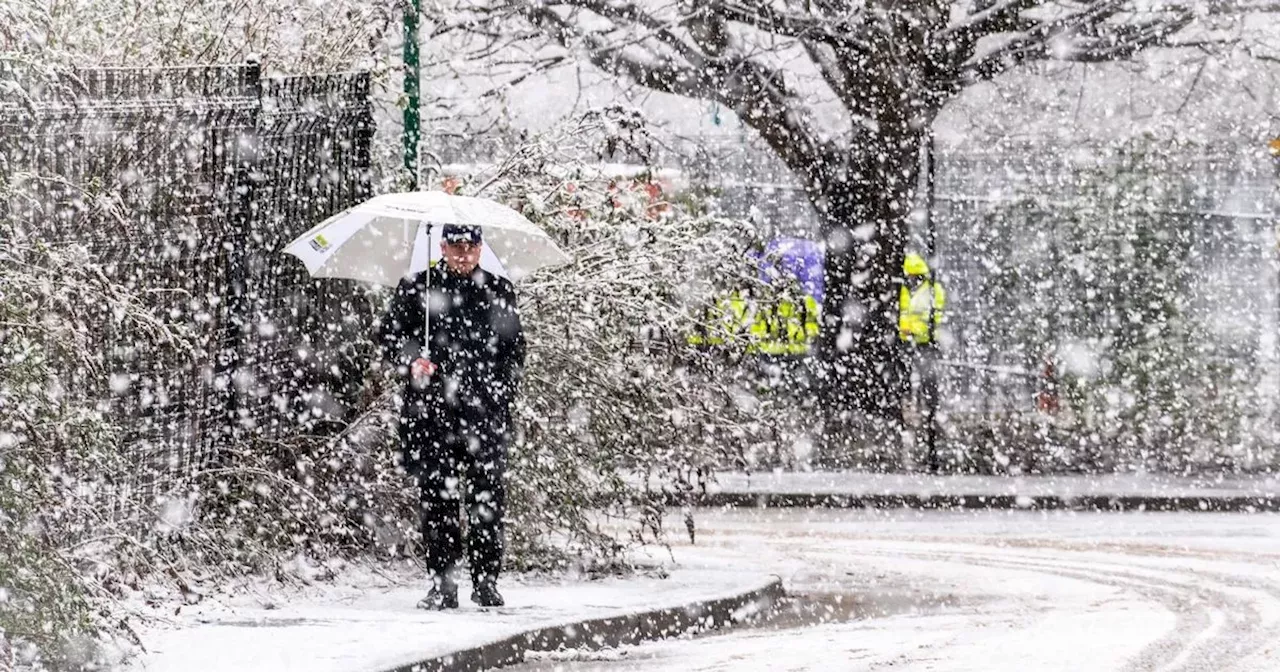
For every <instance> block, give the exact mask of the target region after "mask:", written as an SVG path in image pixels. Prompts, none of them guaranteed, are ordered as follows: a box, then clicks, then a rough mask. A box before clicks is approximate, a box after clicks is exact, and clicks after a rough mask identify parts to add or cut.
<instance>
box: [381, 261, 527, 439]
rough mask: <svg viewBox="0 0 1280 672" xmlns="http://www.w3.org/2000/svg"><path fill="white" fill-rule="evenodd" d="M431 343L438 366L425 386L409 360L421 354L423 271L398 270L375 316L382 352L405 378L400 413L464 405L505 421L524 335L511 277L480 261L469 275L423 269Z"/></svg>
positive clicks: (424, 412) (459, 409)
mask: <svg viewBox="0 0 1280 672" xmlns="http://www.w3.org/2000/svg"><path fill="white" fill-rule="evenodd" d="M429 273H430V287H431V295H432V301H431V348H430V354H429V356H428V357H427V358H428V359H430V360H431V361H432V362H433V363H435V364H436V366H437V367H439V368H438V370H437V371H436V374H435V375H434V376H432V377H431V378H430V379H429V382H428V383H427V385H426V386H425V387H419V386H417V385H415V384H413V383H412V380H411V377H410V364H411V363H412V362H413V360H415V359H417V358H418V357H420V356H422V354H423V353H422V339H423V334H422V327H423V324H424V308H425V301H424V297H426V288H427V286H428V272H426V271H424V272H422V273H419V274H418V275H416V276H414V277H413V278H405V279H404V280H401V281H400V285H399V286H398V287H396V293H395V296H394V297H393V298H392V299H391V305H390V307H389V308H388V310H387V314H386V316H385V317H384V318H383V320H382V325H381V329H380V335H379V336H380V341H381V345H382V352H383V357H384V359H385V360H386V361H387V362H388V363H390V364H392V365H393V366H395V367H396V371H397V373H398V375H399V376H400V377H401V379H402V380H403V381H404V383H405V393H404V407H403V411H402V414H404V415H409V416H421V415H428V416H434V415H436V414H437V413H439V412H441V411H443V412H445V413H465V414H467V415H468V416H469V417H478V416H483V417H488V418H490V419H492V420H496V421H500V422H504V423H505V422H506V421H507V420H508V419H509V414H510V405H511V402H512V401H513V400H514V399H515V394H516V389H517V387H518V386H519V383H520V377H521V374H522V372H523V369H524V357H525V340H524V330H523V329H522V328H521V326H520V315H519V313H517V311H516V295H515V289H514V288H513V287H512V285H511V282H510V281H509V280H507V279H506V278H502V277H499V276H496V275H493V274H492V273H489V272H488V271H485V270H483V269H478V268H477V269H476V271H475V273H473V274H471V276H470V277H463V276H459V275H455V274H454V273H451V272H449V271H447V270H445V269H444V268H443V265H442V264H441V265H437V266H436V267H434V268H432V269H431V270H430V271H429Z"/></svg>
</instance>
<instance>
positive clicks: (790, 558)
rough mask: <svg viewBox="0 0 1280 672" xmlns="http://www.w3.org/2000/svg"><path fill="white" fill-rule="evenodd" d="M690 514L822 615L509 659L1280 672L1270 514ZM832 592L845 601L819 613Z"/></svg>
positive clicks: (703, 535) (708, 536) (1279, 571)
mask: <svg viewBox="0 0 1280 672" xmlns="http://www.w3.org/2000/svg"><path fill="white" fill-rule="evenodd" d="M698 522H699V529H700V531H699V536H698V540H699V546H703V547H714V548H717V549H726V550H731V551H734V552H735V553H736V554H739V555H741V556H745V557H750V558H752V559H753V560H752V561H753V562H754V563H755V564H756V565H757V566H759V567H761V568H764V567H773V568H775V571H777V572H778V573H780V574H781V575H782V576H783V577H784V578H785V579H786V583H787V586H788V588H789V590H790V591H791V592H793V593H795V594H796V595H797V598H798V599H799V600H800V601H805V600H808V601H810V602H819V603H825V604H827V605H828V609H829V613H830V618H829V619H825V620H826V621H827V622H824V623H820V622H811V623H809V624H808V625H807V627H788V625H787V624H785V623H783V624H780V625H777V626H776V627H762V628H749V629H739V630H736V631H731V632H729V633H727V634H722V635H715V636H702V637H698V638H694V639H689V640H669V641H666V642H661V643H657V644H650V645H643V646H638V647H633V648H629V649H624V650H619V651H610V652H597V653H584V654H581V655H579V656H576V657H575V656H573V655H566V654H559V655H554V656H541V657H539V658H538V659H537V660H535V661H533V662H529V663H526V664H525V665H524V666H522V667H521V668H520V669H524V670H556V669H564V670H567V671H568V670H572V671H582V670H597V669H598V670H669V669H681V670H746V669H760V670H835V669H839V670H880V669H893V670H956V671H960V670H972V671H975V672H977V671H982V672H1003V671H1006V670H1008V671H1015V670H1016V671H1019V672H1021V671H1025V670H1037V671H1041V670H1063V671H1066V670H1071V671H1077V670H1089V671H1099V672H1101V671H1109V670H1122V671H1129V670H1135V671H1136V670H1161V671H1169V672H1173V671H1183V670H1186V671H1192V670H1195V671H1204V672H1218V671H1224V670H1236V671H1239V672H1246V671H1248V672H1266V671H1274V670H1280V516H1277V515H1274V514H1257V515H1248V514H1204V513H1176V514H1172V513H1124V514H1120V513H1075V512H1027V511H1009V512H986V511H984V512H978V513H972V512H919V511H910V510H894V511H841V510H799V509H789V510H763V511H759V510H758V511H726V512H711V511H702V512H699V514H698ZM682 550H684V549H683V548H681V547H677V548H676V549H675V552H676V554H677V556H679V554H680V553H681V552H682ZM832 596H836V597H837V600H836V601H833V600H832ZM839 599H848V600H850V601H852V602H854V603H855V605H856V606H855V607H854V608H852V609H832V608H830V605H832V604H835V603H836V602H837V601H838V600H839ZM819 620H823V619H819Z"/></svg>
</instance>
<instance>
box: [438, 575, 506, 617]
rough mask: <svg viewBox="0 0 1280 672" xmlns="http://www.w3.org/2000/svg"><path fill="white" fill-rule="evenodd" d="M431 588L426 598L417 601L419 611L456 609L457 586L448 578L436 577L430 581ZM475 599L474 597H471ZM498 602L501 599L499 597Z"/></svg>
mask: <svg viewBox="0 0 1280 672" xmlns="http://www.w3.org/2000/svg"><path fill="white" fill-rule="evenodd" d="M431 583H432V586H431V590H430V592H428V593H427V596H426V597H424V598H422V599H421V600H419V601H418V608H419V609H427V610H430V611H440V610H442V609H457V608H458V584H457V583H455V582H454V581H453V579H451V578H449V577H448V576H437V577H435V578H433V579H432V580H431ZM471 599H473V600H474V599H475V595H472V596H471ZM498 599H499V600H501V599H502V598H501V597H499V598H498Z"/></svg>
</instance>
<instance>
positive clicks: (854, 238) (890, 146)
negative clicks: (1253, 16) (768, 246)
mask: <svg viewBox="0 0 1280 672" xmlns="http://www.w3.org/2000/svg"><path fill="white" fill-rule="evenodd" d="M458 9H459V8H457V7H454V8H452V10H451V11H452V15H451V16H449V17H446V18H445V19H444V22H445V24H446V25H447V26H452V27H461V28H465V29H466V30H468V31H469V32H470V33H471V34H472V35H487V36H489V37H490V38H491V40H492V42H493V43H494V44H498V43H499V42H504V43H506V44H518V43H521V41H522V38H523V39H524V40H525V41H526V42H525V43H526V45H527V40H533V39H542V40H544V41H545V40H546V39H547V38H550V39H551V40H553V41H554V42H555V43H558V45H559V46H560V47H562V48H563V49H565V50H567V52H568V54H570V55H573V56H575V57H579V58H585V59H586V60H589V62H590V63H592V64H594V65H595V66H596V67H598V68H599V69H601V70H603V71H604V72H606V73H609V74H611V75H612V76H616V77H617V78H619V80H620V81H623V82H630V83H635V84H638V85H640V86H643V87H647V88H649V89H652V90H654V91H659V92H664V93H668V94H673V95H677V96H684V97H688V98H693V99H704V100H711V101H716V102H718V103H719V104H721V105H723V106H725V107H727V108H729V109H732V110H733V111H734V112H735V113H736V114H737V115H738V117H739V118H741V119H742V120H743V122H744V123H745V124H746V125H748V126H750V127H751V128H752V129H754V130H755V131H756V133H758V134H759V136H760V137H761V138H762V139H763V140H764V141H765V142H766V143H767V144H768V145H769V147H770V148H771V149H772V150H773V151H774V152H775V153H776V154H777V156H778V157H779V158H780V159H781V160H782V161H783V162H784V163H785V164H786V165H787V166H788V168H789V169H790V170H791V171H792V172H793V173H794V174H795V176H796V177H797V178H798V179H799V180H800V181H801V182H802V184H803V185H804V188H805V190H806V193H807V195H808V197H809V199H810V200H811V202H812V203H813V205H814V207H815V208H816V210H817V212H818V213H819V217H820V221H821V224H822V235H823V237H824V238H825V241H826V244H827V249H828V254H827V262H826V271H825V275H826V286H827V288H828V289H827V292H826V296H825V298H824V306H823V309H824V314H825V323H824V327H823V334H822V338H821V345H820V348H819V353H820V360H821V362H822V364H823V367H822V377H823V379H824V380H825V381H826V389H825V390H824V393H823V398H824V399H825V401H826V402H827V404H826V409H827V413H826V416H827V420H828V425H827V427H828V438H835V437H838V436H840V435H842V434H843V432H840V431H839V430H840V429H841V428H842V427H846V424H847V423H844V422H840V421H839V420H840V419H842V418H844V419H848V418H850V417H860V418H869V419H871V420H872V423H871V425H870V426H871V427H872V428H878V429H879V430H883V431H877V432H875V434H876V435H878V436H879V437H880V438H885V437H887V436H892V433H893V432H894V430H895V429H896V428H897V421H896V419H895V418H896V417H897V413H898V408H899V407H900V402H901V392H900V391H899V387H898V385H896V384H895V383H894V379H895V376H896V373H895V372H897V371H899V370H900V362H899V355H898V354H897V353H898V350H897V348H896V322H897V305H896V302H897V291H898V282H899V273H900V271H899V268H900V265H901V260H902V255H903V252H904V245H905V241H906V233H907V221H908V214H909V211H910V209H911V207H912V203H913V200H914V198H915V191H916V188H917V184H918V182H919V176H920V172H919V170H920V168H919V165H920V161H919V157H920V152H921V149H922V143H924V142H925V141H926V139H927V137H928V132H929V128H930V126H931V124H932V122H933V120H934V118H935V117H936V116H937V115H938V113H939V111H940V110H941V109H942V108H943V106H944V105H946V104H947V102H948V101H949V100H951V99H953V98H954V97H955V96H956V95H957V94H959V93H960V92H961V91H963V90H964V89H965V88H966V87H969V86H972V85H973V84H975V83H978V82H982V81H984V80H989V79H991V78H993V77H996V76H997V75H999V74H1001V73H1003V72H1006V71H1008V70H1009V69H1011V68H1015V67H1017V66H1018V65H1020V64H1023V63H1026V62H1029V61H1033V60H1042V59H1058V60H1067V61H1079V62H1101V61H1112V60H1118V59H1125V58H1128V57H1129V56H1131V55H1133V54H1135V53H1136V52H1138V51H1139V50H1142V49H1144V48H1147V47H1150V46H1153V45H1167V44H1169V43H1170V37H1171V36H1173V35H1174V34H1175V33H1179V32H1180V31H1182V30H1183V29H1184V28H1186V27H1188V26H1189V25H1190V24H1191V23H1192V22H1193V20H1194V19H1195V16H1196V15H1195V13H1194V12H1193V10H1192V9H1191V8H1190V7H1189V6H1188V5H1185V4H1180V3H1172V2H1164V1H1163V0H1145V1H1144V0H1090V1H1066V0H1060V1H1052V0H968V1H960V0H955V1H953V0H672V1H671V2H667V1H666V0H647V1H642V0H496V1H485V0H478V4H471V5H469V6H468V7H465V8H462V9H463V10H464V11H458ZM516 19H518V20H519V22H520V23H521V24H522V25H524V26H525V27H526V28H527V29H528V31H527V32H526V33H524V34H523V35H521V36H519V37H517V36H516V35H517V33H513V32H512V30H511V27H512V22H513V20H516ZM446 29H447V28H446ZM833 104H834V106H836V107H837V108H839V109H841V110H842V112H843V115H844V116H843V117H842V118H843V119H844V120H845V121H844V124H845V127H844V128H831V127H830V124H826V125H824V124H821V123H819V122H818V121H817V117H818V115H817V114H816V113H817V111H818V109H819V107H820V106H830V105H833ZM845 411H852V412H853V416H850V415H849V414H847V413H845ZM832 421H835V422H832ZM831 430H836V433H835V434H833V433H832V431H831Z"/></svg>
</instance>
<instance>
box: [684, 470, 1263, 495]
mask: <svg viewBox="0 0 1280 672" xmlns="http://www.w3.org/2000/svg"><path fill="white" fill-rule="evenodd" d="M707 491H708V492H713V493H715V492H734V493H739V492H741V493H775V494H790V493H804V494H814V495H829V494H832V495H833V494H849V495H919V496H925V497H927V496H931V495H960V496H968V495H1027V496H1044V495H1053V496H1057V497H1062V498H1071V497H1082V496H1092V495H1105V496H1114V497H1190V498H1195V497H1277V496H1280V477H1275V476H1241V477H1219V476H1205V477H1181V476H1169V475H1162V474H1102V475H1090V476H1085V475H1056V476H976V475H932V474H876V473H869V472H857V471H844V472H841V471H814V472H796V471H788V472H776V473H775V472H758V473H751V474H749V473H742V472H720V473H717V474H716V475H715V480H714V482H712V483H710V484H708V487H707Z"/></svg>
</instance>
